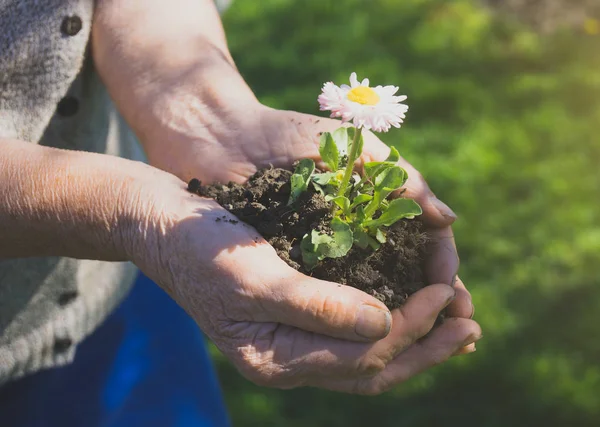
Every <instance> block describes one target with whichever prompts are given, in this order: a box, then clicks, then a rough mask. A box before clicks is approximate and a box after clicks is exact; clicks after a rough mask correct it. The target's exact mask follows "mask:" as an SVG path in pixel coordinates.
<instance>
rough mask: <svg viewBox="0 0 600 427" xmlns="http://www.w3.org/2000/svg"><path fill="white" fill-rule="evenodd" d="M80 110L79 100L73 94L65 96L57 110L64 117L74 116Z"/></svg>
mask: <svg viewBox="0 0 600 427" xmlns="http://www.w3.org/2000/svg"><path fill="white" fill-rule="evenodd" d="M77 111H79V101H78V100H77V98H75V97H73V96H65V97H64V98H63V99H61V100H60V101H59V102H58V105H57V106H56V112H57V113H58V114H59V115H61V116H63V117H72V116H74V115H75V114H77Z"/></svg>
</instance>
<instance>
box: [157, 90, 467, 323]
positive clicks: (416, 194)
mask: <svg viewBox="0 0 600 427" xmlns="http://www.w3.org/2000/svg"><path fill="white" fill-rule="evenodd" d="M190 111H194V110H193V109H192V110H190ZM180 117H181V116H180V115H177V116H173V117H167V118H163V120H164V121H165V123H171V125H170V126H169V127H168V129H169V130H168V133H166V134H165V136H164V138H165V139H167V140H168V141H169V147H170V149H169V150H168V152H167V153H162V155H160V156H153V157H152V158H151V161H152V163H153V164H154V165H155V166H158V167H160V168H162V169H165V170H169V171H170V172H172V173H174V174H176V175H178V176H179V177H180V178H182V179H184V180H186V181H188V180H189V179H191V178H194V177H196V178H199V179H201V180H202V181H204V182H215V181H220V182H228V181H236V182H244V181H245V180H246V179H247V178H248V177H249V176H250V175H252V174H253V173H254V172H256V170H258V169H259V168H261V167H268V166H269V165H273V166H281V167H290V165H291V164H292V163H293V162H294V161H296V160H298V159H301V158H305V157H309V158H312V159H315V160H319V159H320V157H319V149H318V148H319V135H320V133H321V132H324V131H333V130H335V129H337V128H338V127H339V126H340V122H339V120H332V119H328V118H320V117H317V116H312V115H308V114H302V113H297V112H293V111H282V110H275V109H272V108H268V107H265V106H263V105H261V104H259V103H258V102H248V103H246V104H244V105H243V108H240V109H237V110H230V112H228V113H225V112H223V113H222V114H221V116H219V119H218V120H215V121H213V123H212V124H211V126H210V132H207V127H206V126H205V125H204V124H202V117H199V116H195V115H194V114H193V113H188V114H187V115H186V116H185V117H186V120H185V122H184V121H182V120H181V118H180ZM163 129H165V128H163ZM388 154H389V148H388V147H387V146H386V145H385V144H384V143H383V142H381V141H380V140H379V139H378V138H377V137H376V136H375V135H374V134H372V133H370V132H367V133H366V134H365V145H364V149H363V155H362V157H361V161H380V160H384V159H385V158H386V157H387V156H388ZM399 164H400V166H402V167H403V168H405V169H406V170H407V172H408V175H409V178H408V181H407V183H406V185H405V186H404V189H405V192H404V194H403V197H410V198H413V199H415V200H416V201H417V202H418V203H419V204H420V205H421V206H422V208H423V212H424V214H423V216H422V217H421V218H422V219H423V221H424V222H425V223H426V224H427V226H428V230H427V231H428V233H429V235H430V236H431V237H432V240H431V241H430V243H429V245H430V248H429V251H428V252H429V254H430V255H429V259H428V262H427V277H428V280H429V283H431V284H434V283H445V284H447V285H453V286H454V288H455V289H456V292H457V297H456V299H455V301H454V302H453V303H452V304H451V305H450V307H449V308H448V314H449V315H450V316H455V317H463V318H470V317H472V314H473V311H474V308H473V306H472V303H471V296H470V294H469V292H468V291H467V290H466V288H465V287H464V285H463V283H462V282H461V281H460V279H457V277H456V275H457V273H458V267H459V260H458V255H457V252H456V246H455V244H454V237H453V234H452V229H451V228H450V225H451V224H452V223H453V222H454V220H455V219H456V216H455V215H454V213H453V212H452V210H450V208H448V207H447V206H446V205H445V204H444V203H443V202H442V201H440V200H439V199H437V198H436V197H435V195H434V194H433V193H432V191H431V190H430V189H429V187H428V185H427V183H426V182H425V180H424V179H423V177H422V175H421V174H420V173H419V172H418V171H417V170H416V169H415V168H414V167H412V166H411V165H410V164H409V163H408V162H407V161H406V160H404V159H400V161H399Z"/></svg>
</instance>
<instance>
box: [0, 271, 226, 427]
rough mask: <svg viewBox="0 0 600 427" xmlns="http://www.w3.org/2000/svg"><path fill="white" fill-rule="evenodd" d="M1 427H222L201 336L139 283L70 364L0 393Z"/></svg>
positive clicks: (157, 292) (154, 289)
mask: <svg viewBox="0 0 600 427" xmlns="http://www.w3.org/2000/svg"><path fill="white" fill-rule="evenodd" d="M0 425H1V426H3V427H138V426H140V427H155V426H156V427H209V426H210V427H225V426H229V421H228V417H227V414H226V411H225V407H224V404H223V399H222V396H221V391H220V388H219V384H218V382H217V378H216V375H215V372H214V369H213V367H212V365H211V361H210V358H209V355H208V353H207V350H206V346H205V342H204V338H203V336H202V333H201V332H200V330H199V329H198V327H197V326H196V324H195V323H194V321H193V320H191V319H190V318H189V317H188V316H187V315H186V314H185V312H184V311H183V310H182V309H181V308H180V307H179V306H178V305H177V304H175V303H174V302H173V301H172V300H171V299H170V298H169V297H168V296H167V295H166V294H165V293H164V292H163V291H162V290H161V289H160V288H159V287H158V286H156V285H155V284H154V283H152V282H151V281H150V280H149V279H148V278H147V277H145V276H143V275H140V276H139V278H138V280H137V282H136V284H135V286H134V288H133V290H132V292H131V294H130V295H129V296H128V297H127V299H126V300H125V301H124V302H123V304H121V306H120V307H119V308H118V309H117V310H116V311H115V312H114V313H113V314H112V315H110V316H109V318H108V319H107V320H106V322H104V323H103V324H102V326H101V327H100V328H99V329H98V330H96V331H95V332H94V333H93V334H92V335H91V336H90V337H88V338H87V339H86V340H85V341H84V342H83V343H82V344H81V345H80V346H79V347H78V349H77V353H76V356H75V361H74V363H73V364H71V365H69V366H66V367H63V368H57V369H51V370H47V371H42V372H38V373H36V374H34V375H31V376H28V377H25V378H23V379H21V380H17V381H15V382H12V383H9V384H7V385H6V386H4V387H1V388H0Z"/></svg>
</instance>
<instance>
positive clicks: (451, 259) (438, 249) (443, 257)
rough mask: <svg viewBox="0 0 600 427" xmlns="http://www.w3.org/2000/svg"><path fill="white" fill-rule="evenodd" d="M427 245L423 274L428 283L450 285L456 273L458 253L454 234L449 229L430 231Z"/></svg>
mask: <svg viewBox="0 0 600 427" xmlns="http://www.w3.org/2000/svg"><path fill="white" fill-rule="evenodd" d="M427 235H428V237H429V239H430V241H429V242H428V245H427V251H428V256H427V261H426V263H425V274H426V276H427V281H428V282H429V283H446V284H447V285H450V284H452V282H453V281H454V277H455V276H456V273H457V272H458V265H459V259H458V253H457V252H456V244H455V243H454V234H453V232H452V229H451V228H450V227H444V228H439V229H430V230H428V232H427Z"/></svg>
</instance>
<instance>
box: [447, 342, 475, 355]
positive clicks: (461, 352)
mask: <svg viewBox="0 0 600 427" xmlns="http://www.w3.org/2000/svg"><path fill="white" fill-rule="evenodd" d="M475 351H477V348H476V347H475V343H471V344H469V345H466V346H464V347H462V348H459V349H458V351H456V352H455V353H454V354H453V355H452V356H463V355H465V354H470V353H475Z"/></svg>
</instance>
